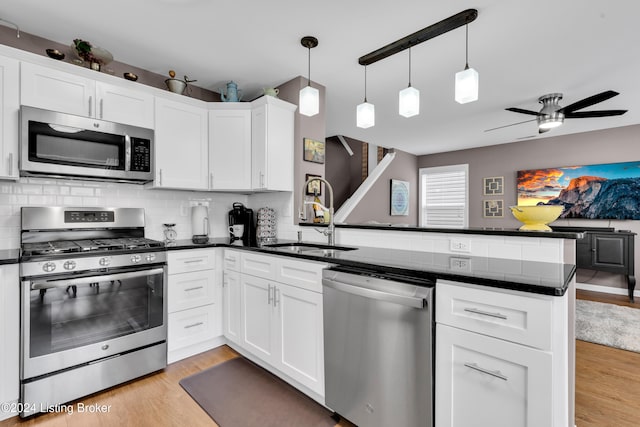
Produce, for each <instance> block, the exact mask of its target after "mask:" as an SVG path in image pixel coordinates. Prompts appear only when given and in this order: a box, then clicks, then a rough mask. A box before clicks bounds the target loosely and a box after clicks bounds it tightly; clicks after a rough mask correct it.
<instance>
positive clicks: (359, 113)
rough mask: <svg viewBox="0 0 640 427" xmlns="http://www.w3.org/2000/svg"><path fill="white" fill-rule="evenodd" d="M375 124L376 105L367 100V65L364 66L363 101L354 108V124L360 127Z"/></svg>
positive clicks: (364, 127)
mask: <svg viewBox="0 0 640 427" xmlns="http://www.w3.org/2000/svg"><path fill="white" fill-rule="evenodd" d="M375 124H376V107H375V106H374V105H373V104H371V103H369V102H367V67H366V66H365V67H364V102H363V103H362V104H359V105H358V107H357V108H356V126H358V127H359V128H362V129H367V128H370V127H371V126H373V125H375Z"/></svg>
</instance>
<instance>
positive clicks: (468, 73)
mask: <svg viewBox="0 0 640 427" xmlns="http://www.w3.org/2000/svg"><path fill="white" fill-rule="evenodd" d="M479 82H480V78H479V75H478V72H477V71H476V70H474V69H473V68H465V69H464V70H463V71H460V72H457V73H456V95H455V99H456V102H458V103H459V104H466V103H468V102H473V101H477V100H478V87H479Z"/></svg>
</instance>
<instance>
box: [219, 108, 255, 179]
mask: <svg viewBox="0 0 640 427" xmlns="http://www.w3.org/2000/svg"><path fill="white" fill-rule="evenodd" d="M211 105H213V107H211V108H212V109H211V110H210V111H209V189H210V190H248V189H250V188H251V105H250V104H248V103H239V102H224V103H222V102H217V103H215V104H211Z"/></svg>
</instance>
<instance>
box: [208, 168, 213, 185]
mask: <svg viewBox="0 0 640 427" xmlns="http://www.w3.org/2000/svg"><path fill="white" fill-rule="evenodd" d="M209 188H213V172H210V173H209Z"/></svg>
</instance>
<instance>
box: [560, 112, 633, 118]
mask: <svg viewBox="0 0 640 427" xmlns="http://www.w3.org/2000/svg"><path fill="white" fill-rule="evenodd" d="M626 112H627V110H599V111H577V112H575V113H566V114H565V115H564V116H565V117H566V118H568V119H586V118H588V117H610V116H621V115H623V114H624V113H626Z"/></svg>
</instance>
